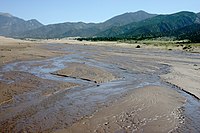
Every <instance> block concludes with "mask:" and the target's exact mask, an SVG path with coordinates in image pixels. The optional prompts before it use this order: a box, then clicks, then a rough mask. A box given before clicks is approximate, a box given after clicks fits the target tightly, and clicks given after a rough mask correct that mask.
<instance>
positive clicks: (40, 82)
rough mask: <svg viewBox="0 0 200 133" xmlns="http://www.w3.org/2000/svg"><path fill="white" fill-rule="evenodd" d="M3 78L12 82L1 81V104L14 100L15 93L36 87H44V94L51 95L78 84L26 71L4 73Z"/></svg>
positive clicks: (33, 89)
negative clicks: (43, 77) (38, 75)
mask: <svg viewBox="0 0 200 133" xmlns="http://www.w3.org/2000/svg"><path fill="white" fill-rule="evenodd" d="M2 74H3V73H2ZM3 78H4V79H6V81H8V82H10V83H9V84H7V83H5V82H4V81H0V105H1V104H5V103H7V102H13V100H14V99H13V96H15V95H19V94H23V93H26V92H31V91H35V90H36V89H41V88H43V90H42V95H51V94H53V93H54V92H56V91H59V90H62V89H67V88H70V87H73V86H77V85H76V84H73V83H62V82H55V81H51V80H45V79H41V78H38V77H36V76H34V75H32V74H29V73H25V72H7V73H5V74H4V75H3ZM47 85H49V87H48V86H47ZM46 86H47V87H46Z"/></svg>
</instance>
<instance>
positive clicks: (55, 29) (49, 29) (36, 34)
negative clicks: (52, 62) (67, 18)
mask: <svg viewBox="0 0 200 133" xmlns="http://www.w3.org/2000/svg"><path fill="white" fill-rule="evenodd" d="M94 25H96V24H94V23H83V22H77V23H70V22H66V23H59V24H50V25H46V26H42V27H40V28H37V29H33V30H29V31H26V32H23V33H22V34H19V37H30V38H61V37H64V35H65V34H67V33H70V34H69V36H71V35H73V31H78V32H82V30H83V29H87V28H90V27H93V26H94ZM74 34H75V33H74ZM76 36H78V34H77V35H76Z"/></svg>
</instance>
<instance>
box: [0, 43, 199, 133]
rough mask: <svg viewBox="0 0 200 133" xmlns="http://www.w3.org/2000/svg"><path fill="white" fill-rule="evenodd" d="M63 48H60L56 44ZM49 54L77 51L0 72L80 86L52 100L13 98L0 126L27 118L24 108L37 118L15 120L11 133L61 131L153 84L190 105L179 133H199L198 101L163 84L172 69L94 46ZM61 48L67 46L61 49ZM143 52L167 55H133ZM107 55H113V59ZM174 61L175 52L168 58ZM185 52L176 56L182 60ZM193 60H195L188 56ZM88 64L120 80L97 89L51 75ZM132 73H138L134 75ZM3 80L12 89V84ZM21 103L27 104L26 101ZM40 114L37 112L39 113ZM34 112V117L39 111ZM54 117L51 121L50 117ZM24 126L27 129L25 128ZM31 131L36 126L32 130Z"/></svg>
mask: <svg viewBox="0 0 200 133" xmlns="http://www.w3.org/2000/svg"><path fill="white" fill-rule="evenodd" d="M56 45H59V44H56ZM48 46H49V47H48V48H49V50H51V49H52V50H62V51H68V52H73V53H72V54H69V55H65V56H61V57H54V58H50V59H45V60H39V61H21V62H14V63H10V64H7V65H5V66H3V67H2V68H1V69H0V71H1V72H4V73H6V72H10V71H20V72H27V73H31V74H33V75H35V76H37V77H39V78H42V79H48V80H54V81H62V82H71V83H76V84H79V86H76V87H73V88H71V89H66V90H60V91H57V92H56V93H54V94H53V96H50V97H44V96H42V95H41V94H40V93H41V91H40V90H34V91H30V92H26V93H23V94H20V95H16V96H15V97H14V101H15V102H12V103H10V104H5V105H4V104H2V105H0V110H1V119H0V123H5V122H6V121H10V120H12V119H13V118H14V117H15V116H17V115H18V114H19V113H21V112H25V113H26V109H32V110H33V111H32V112H34V113H33V114H30V115H29V114H27V116H30V117H26V116H24V117H21V118H19V119H17V122H16V126H15V127H14V129H13V130H15V131H16V132H18V131H21V130H22V128H24V127H30V126H31V125H34V126H35V128H37V126H38V124H37V123H41V125H40V126H39V129H37V130H36V131H50V130H54V129H57V128H59V127H65V126H68V125H71V124H72V123H73V122H75V121H77V120H79V119H80V118H82V117H86V116H90V115H91V114H92V113H94V112H95V111H96V110H97V109H98V108H101V107H104V106H108V105H109V104H111V103H112V102H115V101H116V100H117V99H119V98H122V97H124V96H125V95H126V94H128V93H130V92H131V93H132V92H133V93H134V91H133V90H134V89H135V88H140V87H144V86H149V85H156V86H164V87H166V88H169V89H174V90H176V91H178V92H179V93H180V94H181V95H182V96H184V97H185V98H186V99H187V100H186V103H185V105H184V107H182V109H183V113H184V116H185V124H184V126H183V128H181V129H180V130H181V131H180V132H200V124H199V123H200V102H199V100H197V99H196V98H195V97H193V96H191V95H189V94H187V93H186V92H184V91H181V90H180V89H179V88H178V87H176V86H173V85H171V84H168V83H165V82H163V81H161V79H160V78H159V75H160V74H164V73H168V72H169V70H170V66H168V65H166V64H161V63H157V62H153V61H142V60H139V59H135V58H133V57H127V56H120V55H112V53H121V54H123V53H129V49H125V48H124V49H120V48H116V49H115V48H111V47H103V46H102V47H98V50H97V49H96V48H95V47H93V46H77V47H76V46H74V45H66V46H64V48H60V49H59V48H57V47H56V46H55V44H49V45H48ZM60 46H62V47H63V45H61V44H60ZM141 52H143V53H144V54H146V55H151V54H158V55H159V54H163V53H156V52H149V53H148V52H147V51H142V50H138V51H137V50H136V51H134V53H141ZM108 53H111V54H110V55H109V54H108ZM164 54H165V55H168V56H170V55H171V53H167V52H166V53H164ZM179 54H181V53H177V55H179ZM188 56H191V55H188ZM72 62H73V63H74V62H75V63H84V64H86V65H88V66H93V67H96V68H101V69H103V70H106V71H108V72H111V73H112V74H114V75H116V76H117V79H116V80H113V81H111V82H107V83H101V84H96V83H94V82H90V81H86V80H82V79H74V78H70V77H61V76H56V75H52V74H51V73H52V72H55V71H58V70H61V69H63V68H67V67H68V63H72ZM131 68H140V69H141V70H137V69H135V70H133V69H131ZM0 80H2V81H3V80H4V81H5V82H6V83H7V84H10V83H12V82H16V81H12V80H9V81H7V80H5V79H4V78H3V76H1V77H0ZM21 99H23V102H22V100H21ZM7 110H9V111H10V110H14V111H13V112H12V114H6V111H7ZM36 110H37V111H36ZM35 111H36V112H35ZM49 116H51V117H49ZM22 125H23V126H22ZM30 128H33V127H30Z"/></svg>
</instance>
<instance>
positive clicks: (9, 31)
mask: <svg viewBox="0 0 200 133" xmlns="http://www.w3.org/2000/svg"><path fill="white" fill-rule="evenodd" d="M41 26H43V25H42V24H41V23H40V22H38V21H37V20H35V19H32V20H28V21H25V20H23V19H20V18H17V17H14V16H12V15H11V14H8V13H0V35H4V36H15V35H18V34H19V33H22V32H25V31H28V30H31V29H36V28H39V27H41Z"/></svg>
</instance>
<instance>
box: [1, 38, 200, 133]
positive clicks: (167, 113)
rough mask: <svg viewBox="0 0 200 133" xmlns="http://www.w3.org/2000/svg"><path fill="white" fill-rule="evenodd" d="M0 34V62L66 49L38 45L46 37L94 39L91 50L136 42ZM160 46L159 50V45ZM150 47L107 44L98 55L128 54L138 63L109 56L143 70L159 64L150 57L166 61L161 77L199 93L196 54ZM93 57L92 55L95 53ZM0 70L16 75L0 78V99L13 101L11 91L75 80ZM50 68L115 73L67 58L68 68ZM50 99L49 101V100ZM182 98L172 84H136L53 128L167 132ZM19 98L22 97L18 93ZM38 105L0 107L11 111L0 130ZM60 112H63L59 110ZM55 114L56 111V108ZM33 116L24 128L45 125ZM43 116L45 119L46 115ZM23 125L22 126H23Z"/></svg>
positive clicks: (106, 76) (49, 88) (99, 75)
mask: <svg viewBox="0 0 200 133" xmlns="http://www.w3.org/2000/svg"><path fill="white" fill-rule="evenodd" d="M0 40H1V42H0V66H2V65H4V64H7V63H9V62H14V61H20V60H34V59H45V58H49V57H54V56H59V55H63V54H69V53H66V52H64V51H62V52H61V51H53V50H48V49H45V48H41V46H42V45H46V43H66V44H80V45H94V46H95V47H94V52H95V50H97V49H98V47H99V46H106V45H108V44H109V45H110V46H112V47H116V48H120V49H122V50H123V48H135V46H136V45H137V44H134V45H132V44H131V45H130V44H122V43H117V42H109V43H108V42H100V43H99V42H95V43H93V42H85V41H83V42H77V41H74V40H48V41H47V40H36V41H22V40H17V39H10V38H5V37H0ZM78 46H79V45H77V47H78ZM160 52H161V53H162V52H163V51H160ZM151 53H153V52H152V51H151V49H150V50H149V51H148V52H147V51H145V50H144V52H143V51H141V52H137V51H136V52H134V51H133V52H132V51H131V50H130V51H125V52H120V50H119V49H116V51H112V52H111V51H109V52H107V51H106V50H105V51H102V56H101V57H103V56H105V57H104V58H107V57H109V56H122V57H127V59H132V58H133V59H134V60H135V61H138V62H139V63H136V65H134V62H133V63H131V62H126V61H121V62H118V60H116V62H115V61H112V63H119V65H120V66H121V67H123V68H126V69H132V70H134V71H138V72H144V73H145V72H149V71H150V72H152V73H153V72H156V71H158V69H159V67H156V66H155V65H154V64H151V63H152V62H153V63H155V64H156V63H162V64H168V65H170V66H172V67H171V73H169V74H167V75H162V76H161V77H162V78H163V80H165V81H167V82H170V83H172V84H175V85H177V86H179V87H181V88H182V89H184V90H185V91H188V92H190V93H192V94H193V95H195V96H196V97H200V88H199V87H200V84H199V83H200V77H199V75H200V74H199V72H200V65H199V64H200V60H199V58H195V59H192V58H188V57H185V56H181V57H176V56H174V55H169V54H168V55H167V56H166V55H165V54H160V55H159V56H157V55H154V53H153V54H151ZM149 54H150V55H149ZM101 57H98V58H99V60H101V59H103V58H101ZM95 58H96V59H97V57H95ZM194 62H195V63H196V64H195V63H194ZM140 66H141V67H140ZM145 66H147V67H145ZM1 74H2V75H3V76H4V78H6V79H7V80H11V81H12V80H14V81H16V80H18V81H17V82H14V83H12V82H11V83H10V84H7V83H5V82H4V81H0V105H6V104H8V105H9V104H10V103H14V102H16V100H17V99H15V98H16V97H15V96H18V95H19V94H24V93H26V92H31V91H33V90H41V89H42V88H44V89H42V90H41V93H40V94H41V95H42V96H44V97H49V96H52V97H54V93H57V92H58V91H62V90H63V89H68V88H70V87H73V86H76V84H72V83H62V82H56V81H51V80H44V79H41V78H38V77H36V76H34V75H32V74H29V73H24V72H8V73H1ZM55 74H60V75H61V76H70V77H76V78H82V79H87V80H91V81H94V82H97V83H101V82H109V81H110V80H113V79H115V76H114V75H113V74H111V72H107V71H105V70H101V69H99V68H96V67H91V66H87V65H85V64H76V63H71V64H69V67H68V68H66V69H63V70H60V71H57V72H56V73H55ZM58 97H59V96H58ZM52 99H53V98H52ZM52 99H51V100H50V101H52ZM56 100H57V99H56V98H55V99H54V100H53V101H54V102H56ZM184 101H185V99H184V98H183V97H181V96H180V94H178V93H177V92H176V91H173V90H169V89H166V88H162V87H158V86H148V87H145V88H139V89H136V90H134V91H133V93H130V94H129V95H128V96H126V97H124V98H123V99H121V100H119V101H118V102H116V103H114V104H113V105H111V106H109V107H106V108H102V109H99V111H98V112H97V113H95V114H94V115H92V116H91V117H89V118H83V119H82V120H81V121H77V122H76V123H75V124H73V125H72V126H71V127H70V126H69V125H68V127H67V128H66V129H62V127H59V126H60V125H59V124H58V127H59V128H61V130H58V132H95V131H99V132H114V131H119V132H124V131H127V132H131V131H132V130H134V131H139V132H142V131H145V132H168V131H170V130H172V129H175V128H176V127H178V126H180V124H181V123H182V122H183V119H182V117H181V109H179V108H180V107H181V106H182V105H183V104H184ZM20 102H23V99H22V101H20ZM48 104H49V103H48V102H45V106H48ZM38 106H39V105H38ZM19 107H21V106H19ZM41 108H43V105H42V107H40V106H39V108H31V109H30V110H29V109H28V110H27V111H26V108H23V110H25V112H27V113H26V114H23V113H22V114H21V113H18V114H17V115H16V110H10V112H9V110H6V111H2V112H1V113H0V118H4V117H5V118H6V116H7V115H11V116H12V115H13V117H14V118H13V119H12V118H10V119H8V120H7V121H6V122H4V123H3V124H2V125H1V130H0V131H2V132H6V131H7V132H12V131H13V129H14V127H15V126H16V125H17V124H18V123H17V120H18V119H20V120H23V119H25V118H29V117H30V116H31V114H33V111H32V110H34V113H36V114H37V111H38V110H39V109H41ZM44 110H45V108H44ZM61 112H62V111H61ZM61 114H64V113H63V112H62V113H61ZM55 116H56V115H55ZM59 116H60V117H61V115H60V114H59ZM48 118H50V116H48ZM5 120H6V119H5ZM37 120H38V121H37V122H36V123H35V125H33V127H28V128H30V130H29V131H32V132H34V131H44V130H42V129H40V127H38V126H39V125H40V123H41V121H40V119H39V118H38V119H37ZM45 120H46V118H45ZM50 120H51V119H50ZM52 120H53V118H52ZM46 121H47V122H49V121H48V120H46ZM64 122H65V121H64V120H63V121H62V123H64ZM44 123H45V122H44ZM58 123H59V122H58ZM62 123H61V125H62ZM47 125H48V124H47ZM52 125H53V124H52ZM29 126H30V125H29ZM34 126H35V127H34ZM58 127H57V128H58ZM15 128H17V127H15ZM19 129H20V128H19ZM36 129H37V130H36ZM54 130H55V129H54ZM23 131H27V130H26V129H24V130H23ZM50 131H53V130H51V129H49V130H48V132H50Z"/></svg>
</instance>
